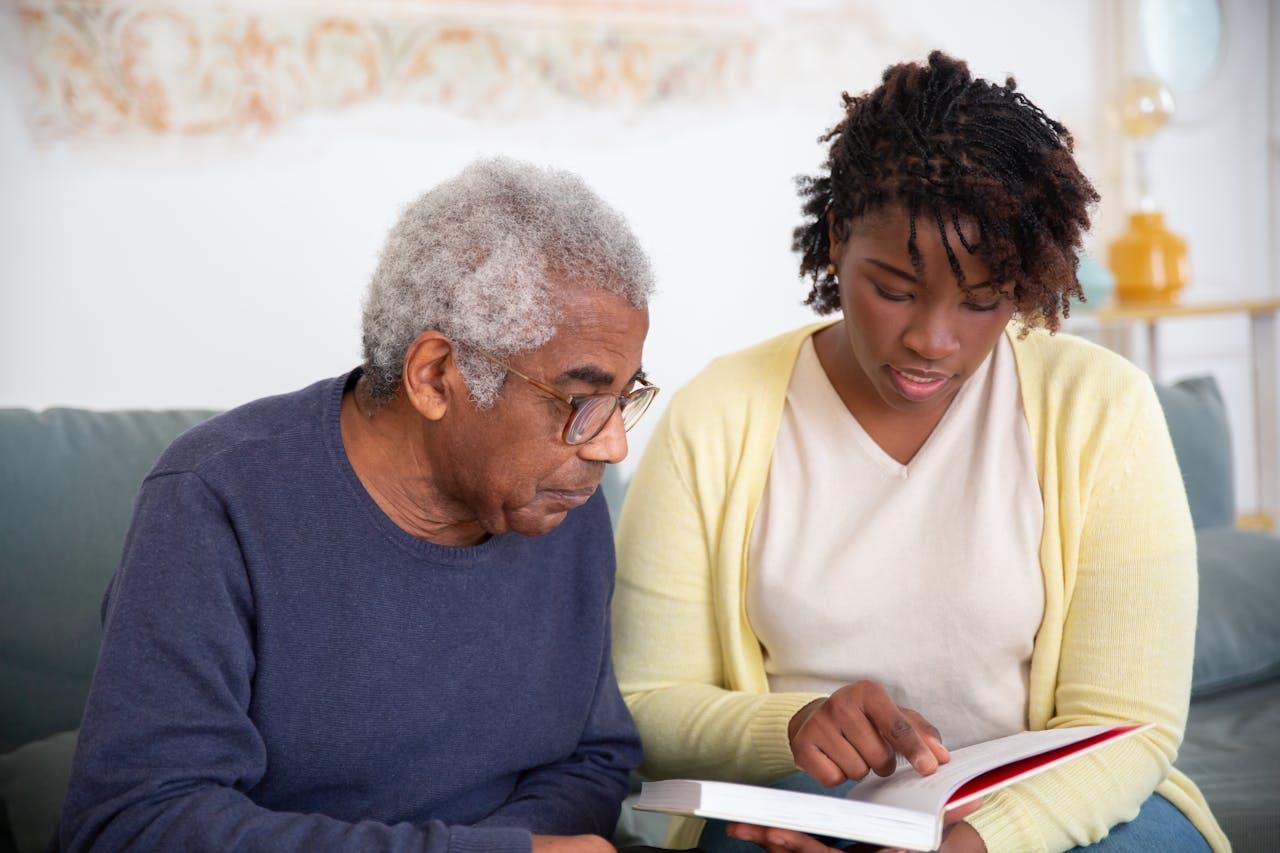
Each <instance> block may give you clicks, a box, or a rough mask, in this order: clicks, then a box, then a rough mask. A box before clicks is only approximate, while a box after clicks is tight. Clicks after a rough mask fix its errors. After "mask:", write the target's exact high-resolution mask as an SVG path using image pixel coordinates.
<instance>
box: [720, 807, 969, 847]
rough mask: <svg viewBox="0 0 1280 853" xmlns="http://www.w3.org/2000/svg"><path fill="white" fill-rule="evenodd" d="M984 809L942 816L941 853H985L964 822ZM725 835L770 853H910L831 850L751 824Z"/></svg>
mask: <svg viewBox="0 0 1280 853" xmlns="http://www.w3.org/2000/svg"><path fill="white" fill-rule="evenodd" d="M981 806H982V801H981V800H975V801H973V802H971V803H965V804H964V805H963V806H960V807H958V808H954V809H951V810H949V811H948V812H947V813H946V814H945V815H944V816H943V830H942V846H941V847H939V848H938V853H986V850H987V845H986V844H985V843H984V842H983V840H982V836H981V835H978V832H977V830H975V829H974V828H973V827H972V826H970V825H969V824H967V823H965V822H964V819H965V818H966V817H968V816H969V815H971V814H973V813H974V812H976V811H977V810H978V809H979V808H980V807H981ZM724 831H725V834H726V835H728V836H729V837H730V838H736V839H738V840H739V841H750V842H751V843H752V844H757V845H759V846H760V847H763V848H764V849H765V850H766V851H768V853H836V851H837V850H843V851H851V853H873V851H874V853H908V851H905V850H897V849H896V848H890V847H877V846H875V845H874V844H851V845H848V846H844V847H840V848H836V847H828V846H826V845H825V844H823V843H822V842H821V841H819V840H818V839H816V838H814V837H813V836H811V835H807V834H805V833H803V832H795V831H793V830H790V829H778V828H777V827H769V826H754V825H752V824H749V823H731V824H728V825H727V826H726V827H725V830H724Z"/></svg>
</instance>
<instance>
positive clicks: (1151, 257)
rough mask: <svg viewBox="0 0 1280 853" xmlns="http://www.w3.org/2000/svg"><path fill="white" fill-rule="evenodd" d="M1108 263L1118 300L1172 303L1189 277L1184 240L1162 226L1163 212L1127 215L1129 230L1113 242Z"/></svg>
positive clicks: (1189, 268) (1185, 242) (1189, 271)
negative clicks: (1113, 277) (1114, 281)
mask: <svg viewBox="0 0 1280 853" xmlns="http://www.w3.org/2000/svg"><path fill="white" fill-rule="evenodd" d="M1107 266H1108V267H1110V268H1111V273H1112V275H1114V276H1115V277H1116V299H1118V300H1120V301H1121V302H1173V301H1175V300H1176V299H1177V298H1178V292H1179V291H1180V290H1182V288H1183V287H1185V286H1186V284H1187V280H1188V279H1189V278H1190V277H1191V263H1190V261H1189V260H1188V257H1187V241H1186V240H1184V239H1182V238H1181V237H1179V236H1178V235H1177V234H1174V233H1173V232H1172V231H1170V230H1168V229H1167V228H1165V227H1164V214H1162V213H1131V214H1129V230H1128V231H1126V232H1124V233H1123V234H1121V235H1120V236H1119V237H1117V238H1116V239H1115V240H1113V241H1112V243H1111V246H1110V247H1109V251H1108V255H1107Z"/></svg>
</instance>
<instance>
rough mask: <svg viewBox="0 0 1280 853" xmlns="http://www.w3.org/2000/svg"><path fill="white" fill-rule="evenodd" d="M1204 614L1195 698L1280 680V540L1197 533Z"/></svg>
mask: <svg viewBox="0 0 1280 853" xmlns="http://www.w3.org/2000/svg"><path fill="white" fill-rule="evenodd" d="M1196 545H1197V548H1198V551H1199V565H1200V613H1199V619H1198V621H1197V625H1196V654H1195V667H1194V670H1193V674H1192V679H1191V693H1192V695H1193V696H1196V697H1200V696H1208V695H1210V694H1213V693H1220V692H1222V691H1226V690H1230V689H1232V688H1236V687H1242V686H1246V685H1250V684H1255V683H1258V682H1261V681H1265V680H1267V679H1270V678H1274V677H1276V676H1280V617H1278V616H1277V614H1280V539H1277V538H1276V537H1275V536H1272V535H1270V534H1267V533H1262V532H1260V531H1256V530H1237V529H1234V528H1230V527H1220V528H1210V529H1208V530H1198V531H1196Z"/></svg>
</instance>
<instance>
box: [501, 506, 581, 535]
mask: <svg viewBox="0 0 1280 853" xmlns="http://www.w3.org/2000/svg"><path fill="white" fill-rule="evenodd" d="M568 515H569V511H568V510H567V509H564V510H558V511H542V512H536V511H527V510H522V511H521V512H518V513H516V514H514V515H512V516H510V517H509V518H508V519H507V530H509V531H510V532H512V533H519V534H520V535H522V536H541V535H543V534H544V533H550V532H551V531H552V530H555V529H556V528H557V527H559V526H560V524H561V522H563V521H564V520H565V518H566V517H567V516H568Z"/></svg>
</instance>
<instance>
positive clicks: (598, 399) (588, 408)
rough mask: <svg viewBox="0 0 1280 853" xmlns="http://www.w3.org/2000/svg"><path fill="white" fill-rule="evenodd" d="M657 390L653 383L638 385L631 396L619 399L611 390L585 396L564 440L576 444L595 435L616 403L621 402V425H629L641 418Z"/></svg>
mask: <svg viewBox="0 0 1280 853" xmlns="http://www.w3.org/2000/svg"><path fill="white" fill-rule="evenodd" d="M657 390H658V389H657V388H653V387H652V386H649V387H645V388H641V389H639V390H638V391H637V392H636V393H635V395H634V396H630V397H624V398H623V399H622V400H621V401H620V400H619V399H618V398H617V397H615V396H613V395H612V394H601V395H599V396H593V397H588V398H586V399H584V400H583V401H582V402H581V404H580V405H578V407H577V410H576V411H575V412H574V415H573V418H572V419H571V420H570V421H569V426H568V427H567V428H566V430H565V436H564V440H565V441H566V442H567V443H568V444H572V445H577V444H585V443H587V442H588V441H590V440H591V439H593V438H595V437H596V436H597V435H599V434H600V432H601V431H602V430H603V429H604V428H605V426H606V425H607V424H608V423H609V418H611V417H613V410H614V409H616V408H617V407H618V406H619V404H621V406H622V428H623V429H624V430H629V429H631V427H632V426H634V425H635V423H636V421H638V420H640V416H641V415H643V414H644V412H645V409H647V408H649V404H650V403H651V402H653V397H654V394H656V393H657Z"/></svg>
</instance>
